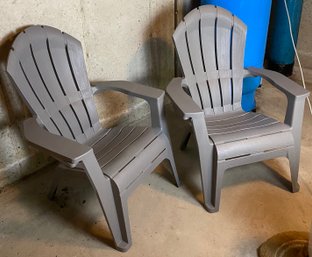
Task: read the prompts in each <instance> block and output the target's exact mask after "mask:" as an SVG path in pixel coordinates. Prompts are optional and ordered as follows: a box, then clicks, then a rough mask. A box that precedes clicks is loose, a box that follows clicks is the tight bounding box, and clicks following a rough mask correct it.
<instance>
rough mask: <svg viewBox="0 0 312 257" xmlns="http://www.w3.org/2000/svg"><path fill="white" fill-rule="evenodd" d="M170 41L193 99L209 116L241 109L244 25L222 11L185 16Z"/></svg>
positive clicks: (207, 10)
mask: <svg viewBox="0 0 312 257" xmlns="http://www.w3.org/2000/svg"><path fill="white" fill-rule="evenodd" d="M173 39H174V42H175V46H176V49H177V52H178V55H179V58H180V62H181V65H182V69H183V71H184V76H185V82H186V84H187V86H188V87H189V91H190V94H191V96H192V98H193V100H194V101H195V102H196V103H197V104H198V106H199V107H201V108H202V109H203V110H204V112H205V113H206V114H208V115H215V114H220V113H223V112H229V111H236V110H240V109H241V97H242V81H243V77H244V66H243V64H244V51H245V41H246V26H245V24H244V23H243V22H242V21H240V20H239V19H238V18H237V17H235V16H234V15H232V14H231V13H230V12H228V11H226V10H225V9H223V8H220V7H216V6H212V5H204V6H200V7H199V8H196V9H194V10H192V11H191V12H190V13H188V14H187V15H186V16H185V17H184V19H183V21H181V23H180V24H179V25H178V27H177V28H176V30H175V32H174V34H173Z"/></svg>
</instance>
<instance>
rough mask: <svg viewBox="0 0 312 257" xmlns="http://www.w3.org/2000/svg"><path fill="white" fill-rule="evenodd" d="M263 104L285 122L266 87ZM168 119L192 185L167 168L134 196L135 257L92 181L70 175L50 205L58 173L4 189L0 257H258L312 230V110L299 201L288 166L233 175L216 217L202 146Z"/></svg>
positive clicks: (262, 166)
mask: <svg viewBox="0 0 312 257" xmlns="http://www.w3.org/2000/svg"><path fill="white" fill-rule="evenodd" d="M311 89H312V87H311ZM257 103H258V106H259V108H258V111H262V112H264V113H270V114H271V115H273V116H275V117H276V118H281V117H282V116H283V112H282V111H281V110H282V108H284V107H285V106H286V99H285V98H284V97H283V96H282V95H281V94H280V93H278V91H277V90H275V89H274V88H273V87H271V86H269V85H268V84H265V85H264V86H263V87H262V88H261V89H259V90H258V92H257ZM167 113H168V114H169V115H168V117H169V126H170V128H171V129H170V130H171V134H172V140H173V145H174V152H175V156H176V162H177V167H178V172H179V173H180V176H181V179H182V182H183V185H182V186H181V187H180V188H177V187H175V186H174V185H173V182H172V179H171V177H170V175H168V174H169V173H168V171H167V170H166V165H160V166H159V167H158V168H157V170H156V172H154V173H152V175H151V176H149V177H148V178H147V179H146V180H145V183H144V184H142V185H141V186H140V187H138V188H137V189H136V191H135V192H134V193H133V194H132V195H131V196H130V198H129V214H130V221H131V229H132V238H133V246H132V248H131V249H130V250H129V251H128V252H127V253H120V252H117V251H116V250H114V249H113V248H112V247H111V246H112V238H111V235H110V232H109V230H108V227H107V224H106V221H105V219H104V217H103V214H102V212H101V209H100V205H99V204H98V201H97V198H96V195H95V193H94V191H93V190H92V188H91V185H90V184H89V182H88V180H87V179H86V177H85V176H84V175H83V174H76V173H72V172H67V171H66V172H64V174H63V176H62V181H61V184H60V190H59V192H58V194H57V198H56V200H55V201H53V202H51V201H49V200H48V199H47V192H48V186H49V183H50V181H51V179H52V177H53V173H54V172H55V166H53V165H52V166H50V167H47V168H45V169H44V170H41V171H39V172H37V173H36V174H34V175H32V176H30V177H28V178H26V179H24V180H22V181H20V182H19V183H17V184H15V185H12V186H9V187H6V188H4V189H3V190H2V192H1V194H0V256H1V257H11V256H32V257H35V256H40V257H42V256H52V257H55V256H58V257H61V256H101V257H103V256H109V257H114V256H135V257H138V256H148V257H150V256H151V257H152V256H155V257H156V256H159V257H160V256H161V257H165V256H179V257H184V256H185V257H206V256H215V257H219V256H220V257H223V256H227V257H229V256H233V257H234V256H235V257H237V256H257V248H258V247H259V245H260V244H261V243H262V242H263V241H265V240H266V239H268V238H269V237H271V236H273V235H274V234H276V233H280V232H283V231H289V230H297V231H309V230H310V226H311V219H312V172H311V171H312V168H311V166H312V147H311V145H312V135H311V134H312V133H311V131H312V116H311V115H309V114H308V112H307V108H306V113H305V116H304V128H303V141H302V149H301V163H300V177H299V183H300V185H301V190H300V192H298V193H295V194H292V193H290V192H289V191H288V190H287V188H288V186H289V184H288V182H287V180H286V179H288V178H289V170H288V161H287V160H286V159H284V158H279V159H275V160H270V161H266V162H263V163H256V164H252V165H246V166H243V167H238V168H234V169H231V170H228V171H227V172H226V174H225V178H224V182H223V190H222V196H221V207H220V211H219V212H218V213H214V214H209V213H208V212H206V211H205V209H204V208H203V207H202V205H201V202H202V196H201V189H200V177H199V160H198V154H197V150H196V144H195V142H194V138H192V139H191V141H190V144H189V146H188V148H187V150H186V151H184V152H181V151H179V149H178V145H179V142H180V140H181V135H180V130H181V128H182V126H183V124H182V122H181V121H180V120H179V119H178V118H177V117H176V116H175V115H173V108H172V107H171V106H168V107H167ZM283 177H285V178H286V179H284V178H283Z"/></svg>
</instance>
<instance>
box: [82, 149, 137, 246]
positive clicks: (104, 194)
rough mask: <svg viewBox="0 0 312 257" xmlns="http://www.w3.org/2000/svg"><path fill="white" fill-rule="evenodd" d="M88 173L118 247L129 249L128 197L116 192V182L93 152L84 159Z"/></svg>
mask: <svg viewBox="0 0 312 257" xmlns="http://www.w3.org/2000/svg"><path fill="white" fill-rule="evenodd" d="M83 164H84V166H85V169H86V173H87V175H88V177H89V179H90V182H91V184H92V186H93V188H94V190H95V191H96V194H97V197H98V199H99V202H100V204H101V207H102V210H103V213H104V215H105V218H106V221H107V223H108V226H109V228H110V230H111V233H112V235H113V238H114V242H115V245H116V249H117V250H119V251H122V252H125V251H127V250H128V249H129V248H130V246H131V244H132V242H131V236H130V226H129V217H128V208H127V199H122V198H121V196H120V195H119V194H118V193H117V192H116V188H115V187H114V184H113V183H114V182H113V181H112V180H111V179H110V178H108V177H106V176H105V175H104V174H103V172H102V170H101V168H100V166H99V165H98V162H97V160H96V158H95V156H94V154H93V152H92V153H91V154H89V155H88V156H87V158H85V159H84V160H83Z"/></svg>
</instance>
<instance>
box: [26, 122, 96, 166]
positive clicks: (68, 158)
mask: <svg viewBox="0 0 312 257" xmlns="http://www.w3.org/2000/svg"><path fill="white" fill-rule="evenodd" d="M23 129H24V135H25V138H26V139H27V140H28V141H29V142H30V143H31V144H33V145H35V146H36V147H38V148H40V149H41V150H43V151H45V152H47V153H48V154H49V155H51V156H52V157H54V158H56V159H57V160H60V161H62V162H65V163H66V164H67V165H68V164H69V165H70V166H71V167H75V166H76V165H77V164H78V163H79V162H80V161H81V160H82V159H83V158H84V156H86V155H87V154H88V153H89V152H91V151H93V150H92V148H91V147H89V146H86V145H82V144H79V143H78V142H76V141H72V140H70V139H67V138H65V137H63V136H58V135H54V134H52V133H50V132H49V131H47V130H45V129H44V128H42V127H41V126H40V125H39V124H38V122H37V121H36V119H35V118H29V119H27V120H25V121H24V122H23Z"/></svg>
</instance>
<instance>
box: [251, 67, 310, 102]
mask: <svg viewBox="0 0 312 257" xmlns="http://www.w3.org/2000/svg"><path fill="white" fill-rule="evenodd" d="M248 71H249V72H250V73H251V75H255V76H261V77H262V78H264V79H265V80H267V81H268V82H270V83H271V84H272V85H273V86H275V87H276V88H277V89H279V90H280V91H282V92H283V93H284V94H286V96H287V97H307V96H308V95H309V94H310V93H309V91H308V90H306V89H304V88H303V87H302V86H299V85H298V84H297V83H296V82H294V81H292V80H290V79H289V78H287V77H286V76H284V75H282V74H280V73H278V72H276V71H271V70H266V69H260V68H255V67H249V68H248Z"/></svg>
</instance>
